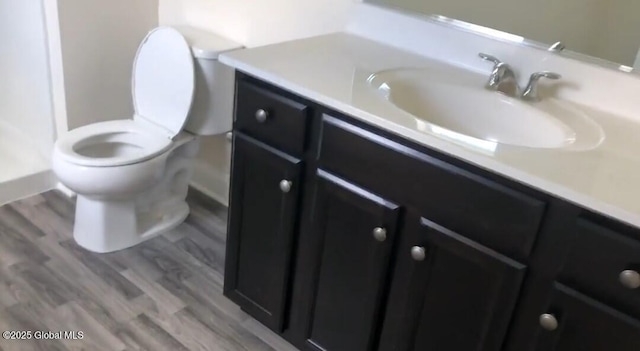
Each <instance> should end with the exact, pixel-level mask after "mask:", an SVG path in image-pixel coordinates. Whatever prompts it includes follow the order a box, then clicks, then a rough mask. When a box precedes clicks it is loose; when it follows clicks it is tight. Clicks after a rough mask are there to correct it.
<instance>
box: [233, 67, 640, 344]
mask: <svg viewBox="0 0 640 351" xmlns="http://www.w3.org/2000/svg"><path fill="white" fill-rule="evenodd" d="M236 99H237V100H236V110H235V114H236V117H235V118H236V119H235V122H234V150H233V164H232V174H231V194H230V195H231V199H230V212H229V234H228V241H227V257H226V272H225V294H226V296H228V297H229V298H230V299H232V300H233V301H235V302H236V303H237V304H238V305H240V307H242V309H243V310H245V311H246V312H247V313H249V314H250V315H251V316H253V317H254V318H256V319H257V320H258V321H260V322H262V323H264V324H265V325H267V326H268V327H270V328H271V329H272V330H274V331H276V332H277V333H278V334H279V335H281V336H283V337H284V338H286V339H287V340H289V341H290V342H291V343H292V344H294V345H295V346H296V347H297V348H299V349H300V350H303V351H423V350H428V351H430V350H437V351H440V350H442V351H604V350H606V351H631V350H633V351H636V350H640V322H639V321H638V318H640V307H639V304H638V303H639V302H640V295H638V294H639V292H640V273H638V272H640V254H639V251H638V250H639V249H640V231H639V230H638V228H633V227H629V226H627V225H623V224H621V223H618V222H616V221H615V220H613V219H610V218H604V217H603V216H601V215H598V214H595V213H591V212H589V211H587V210H585V209H582V208H580V207H578V206H576V205H574V204H572V203H569V202H567V201H564V200H562V199H559V198H556V197H554V196H553V195H550V194H546V193H543V192H540V191H537V190H535V189H531V188H529V187H527V186H526V185H523V184H520V183H517V182H514V181H512V180H509V179H506V178H505V177H501V176H499V175H497V174H494V173H491V172H489V171H487V170H485V169H481V168H478V167H475V166H473V165H470V164H468V163H466V162H464V161H463V160H460V159H456V158H453V157H451V156H448V155H444V154H442V153H440V152H438V151H436V150H432V149H430V148H428V147H425V146H423V145H417V144H415V143H412V142H410V141H408V140H406V139H404V138H401V137H399V136H397V135H393V134H391V133H389V132H386V131H384V130H381V129H378V128H375V127H373V126H370V125H367V124H365V123H363V122H361V121H358V120H355V119H353V118H351V117H349V116H345V115H342V114H340V113H337V112H336V111H331V110H329V109H327V108H325V107H323V106H320V105H318V104H316V103H313V102H311V101H308V100H307V99H304V98H303V97H299V96H295V95H294V94H292V93H291V92H287V91H283V90H281V89H279V88H276V87H273V86H270V85H269V84H267V83H265V82H261V81H259V80H257V79H254V78H252V77H249V76H247V75H245V74H242V73H238V74H237V92H236ZM283 181H284V182H283ZM540 318H542V319H540Z"/></svg>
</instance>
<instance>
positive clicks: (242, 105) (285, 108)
mask: <svg viewBox="0 0 640 351" xmlns="http://www.w3.org/2000/svg"><path fill="white" fill-rule="evenodd" d="M236 96H237V101H236V118H235V130H237V131H241V132H244V133H246V134H248V135H250V136H252V137H254V138H256V139H259V140H261V141H263V142H265V143H267V144H270V145H272V146H275V147H276V148H278V149H281V150H283V151H286V152H288V153H290V154H293V155H295V156H300V155H301V154H302V153H303V152H304V149H305V143H306V136H307V127H308V124H309V120H310V113H309V110H310V108H309V107H308V106H306V105H305V104H302V103H300V102H298V101H294V100H293V99H290V98H287V97H285V96H282V95H280V94H277V93H274V92H271V91H269V90H266V89H264V88H261V87H258V86H256V85H254V84H251V83H249V82H246V81H242V80H239V81H238V85H237V95H236Z"/></svg>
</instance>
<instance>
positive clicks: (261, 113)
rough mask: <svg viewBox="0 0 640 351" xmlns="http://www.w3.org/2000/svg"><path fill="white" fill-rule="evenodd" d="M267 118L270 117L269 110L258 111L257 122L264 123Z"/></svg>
mask: <svg viewBox="0 0 640 351" xmlns="http://www.w3.org/2000/svg"><path fill="white" fill-rule="evenodd" d="M267 117H269V113H268V112H267V110H265V109H259V110H258V111H256V121H258V122H260V123H264V121H266V120H267Z"/></svg>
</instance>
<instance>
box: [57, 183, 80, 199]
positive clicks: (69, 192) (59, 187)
mask: <svg viewBox="0 0 640 351" xmlns="http://www.w3.org/2000/svg"><path fill="white" fill-rule="evenodd" d="M56 190H58V191H59V192H61V193H62V194H63V195H64V196H66V197H68V198H70V199H72V198H75V197H76V193H75V192H74V191H73V190H71V189H69V188H67V187H66V186H64V185H63V184H62V183H60V182H58V184H56Z"/></svg>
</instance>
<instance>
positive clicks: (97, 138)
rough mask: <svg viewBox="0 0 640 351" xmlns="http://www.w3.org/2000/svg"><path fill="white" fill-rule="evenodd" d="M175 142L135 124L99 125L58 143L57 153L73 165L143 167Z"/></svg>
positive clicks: (70, 135) (80, 129) (83, 129)
mask: <svg viewBox="0 0 640 351" xmlns="http://www.w3.org/2000/svg"><path fill="white" fill-rule="evenodd" d="M171 144H172V140H171V139H169V138H167V137H166V135H163V134H162V133H159V132H158V131H153V130H149V128H146V126H145V125H144V124H141V123H138V122H136V121H134V120H115V121H107V122H99V123H94V124H90V125H87V126H84V127H80V128H76V129H74V130H72V131H70V132H68V133H66V134H65V136H64V138H60V139H58V141H57V142H56V144H55V150H54V152H55V153H57V154H58V155H59V156H60V158H61V159H64V160H65V161H67V162H69V163H73V164H76V165H80V166H87V167H114V166H124V165H129V164H133V163H140V162H143V161H146V160H148V159H151V158H153V157H155V156H157V155H159V154H161V153H163V152H164V151H166V150H168V149H169V148H170V147H171Z"/></svg>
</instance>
